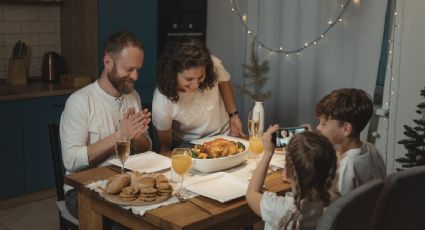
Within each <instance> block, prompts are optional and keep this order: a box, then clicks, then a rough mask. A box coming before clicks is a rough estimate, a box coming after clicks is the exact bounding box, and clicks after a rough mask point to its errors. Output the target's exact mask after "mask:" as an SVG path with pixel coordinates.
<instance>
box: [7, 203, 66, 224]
mask: <svg viewBox="0 0 425 230" xmlns="http://www.w3.org/2000/svg"><path fill="white" fill-rule="evenodd" d="M27 229H32V230H56V229H59V217H58V209H57V207H56V197H50V198H47V199H43V200H39V201H35V202H32V203H27V204H22V205H19V206H16V207H12V208H8V209H3V210H0V230H27Z"/></svg>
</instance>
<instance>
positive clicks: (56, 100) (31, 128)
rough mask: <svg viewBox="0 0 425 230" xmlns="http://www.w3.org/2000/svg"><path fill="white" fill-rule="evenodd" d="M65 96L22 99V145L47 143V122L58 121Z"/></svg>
mask: <svg viewBox="0 0 425 230" xmlns="http://www.w3.org/2000/svg"><path fill="white" fill-rule="evenodd" d="M67 98H68V95H67V96H53V97H41V98H35V99H30V100H23V101H22V124H23V128H24V145H25V146H32V145H36V144H41V143H49V132H48V130H47V124H48V123H49V122H56V123H59V120H60V115H61V114H62V111H63V109H64V107H65V102H66V99H67Z"/></svg>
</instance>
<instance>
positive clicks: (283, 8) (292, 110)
mask: <svg viewBox="0 0 425 230" xmlns="http://www.w3.org/2000/svg"><path fill="white" fill-rule="evenodd" d="M346 2H347V1H329V0H315V1H311V0H235V4H236V6H237V8H238V9H239V11H240V12H241V13H242V14H246V16H247V26H248V28H249V29H250V30H251V31H252V32H253V33H254V34H257V36H258V40H260V41H261V42H262V43H264V44H265V45H266V46H268V47H270V48H275V49H278V48H279V47H283V49H284V50H295V49H297V48H300V47H303V46H304V43H306V42H310V41H313V40H314V39H315V38H316V37H318V36H320V34H321V33H322V32H323V31H324V30H325V29H326V28H327V27H328V21H329V20H335V19H337V16H338V14H339V12H340V11H341V10H342V7H341V4H344V3H346ZM386 5H387V0H373V1H372V0H360V1H354V0H352V2H351V3H350V5H349V6H348V7H347V9H346V10H345V12H344V14H343V15H342V17H341V18H342V21H341V22H339V23H337V24H336V25H335V26H334V27H333V28H332V29H330V30H329V32H328V33H326V35H325V37H324V38H322V39H321V40H319V41H318V43H317V44H316V45H313V46H311V47H307V48H306V49H304V50H302V51H301V52H300V54H299V55H297V54H291V55H290V56H289V57H287V56H286V55H284V54H276V53H272V52H270V51H268V50H266V49H264V48H260V47H258V49H257V51H258V55H259V57H260V60H266V59H267V60H269V65H270V71H269V73H268V77H269V80H268V83H267V85H266V87H265V90H270V91H272V97H271V98H270V99H268V100H267V101H265V102H264V108H265V114H266V116H265V117H266V119H265V120H266V122H265V124H266V125H265V127H267V126H268V125H269V124H272V123H278V124H281V125H283V126H297V125H300V124H302V123H310V124H313V125H315V124H316V123H317V120H316V118H315V115H314V107H315V104H316V103H317V102H318V101H319V100H320V99H321V98H322V97H323V96H324V95H326V94H328V93H330V92H331V91H332V90H333V89H337V88H342V87H355V88H360V89H363V90H365V91H366V92H368V93H369V94H370V95H373V93H374V90H375V84H376V78H377V73H378V65H379V57H380V51H381V44H382V36H383V31H384V20H385V10H386ZM207 21H208V23H207V45H208V46H209V47H210V50H211V51H212V53H213V54H215V55H216V56H218V57H219V58H221V59H222V60H223V63H224V65H225V67H226V69H228V70H229V72H230V73H231V74H232V82H233V83H234V84H240V83H242V82H244V81H245V79H244V78H243V68H242V67H241V64H242V63H247V62H248V61H249V48H250V42H251V41H252V38H251V37H250V35H248V33H246V31H245V29H243V26H242V23H241V21H240V20H239V18H238V17H237V16H236V14H235V13H234V12H232V11H231V4H230V3H229V1H216V0H210V1H209V2H208V20H207ZM235 91H236V92H235V93H236V95H237V100H238V102H237V104H238V107H239V110H240V111H241V114H242V120H243V122H244V121H246V115H247V114H248V111H249V110H251V109H252V108H253V106H254V102H253V101H252V100H251V99H250V98H248V97H246V96H243V95H241V94H240V93H239V92H238V91H237V90H236V89H235Z"/></svg>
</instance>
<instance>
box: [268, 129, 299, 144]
mask: <svg viewBox="0 0 425 230" xmlns="http://www.w3.org/2000/svg"><path fill="white" fill-rule="evenodd" d="M302 132H305V128H304V127H287V128H279V129H278V130H277V131H276V132H275V133H273V134H272V142H273V143H274V145H275V146H276V148H283V147H286V146H287V145H288V143H289V140H291V138H292V137H293V136H294V135H295V134H297V133H302Z"/></svg>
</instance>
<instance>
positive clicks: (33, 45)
mask: <svg viewBox="0 0 425 230" xmlns="http://www.w3.org/2000/svg"><path fill="white" fill-rule="evenodd" d="M59 20H60V8H59V6H58V5H30V4H22V5H20V4H0V79H6V78H7V71H8V65H9V58H10V57H11V56H12V48H13V46H14V45H15V42H17V41H19V40H21V41H23V42H25V43H26V44H27V45H28V46H29V48H30V49H31V66H30V69H29V76H30V77H39V76H41V61H42V57H43V54H44V53H46V52H48V51H55V52H58V53H60V51H61V50H60V49H61V48H60V21H59Z"/></svg>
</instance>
